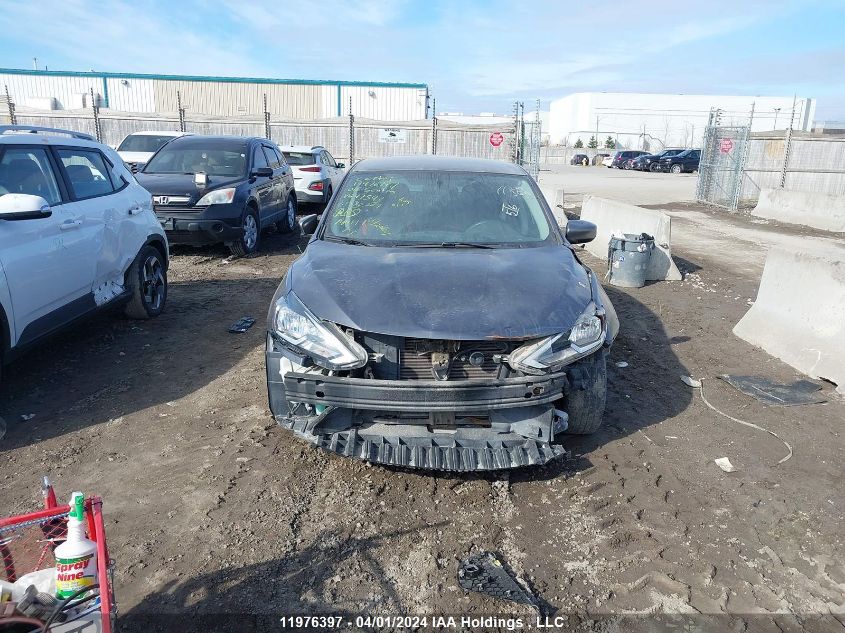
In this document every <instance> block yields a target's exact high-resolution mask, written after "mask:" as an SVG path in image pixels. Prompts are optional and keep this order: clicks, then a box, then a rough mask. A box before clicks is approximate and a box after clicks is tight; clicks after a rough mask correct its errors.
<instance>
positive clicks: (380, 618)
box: [279, 615, 568, 631]
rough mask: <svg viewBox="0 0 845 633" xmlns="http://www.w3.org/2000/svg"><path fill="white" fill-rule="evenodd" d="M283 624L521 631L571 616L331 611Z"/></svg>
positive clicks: (556, 624)
mask: <svg viewBox="0 0 845 633" xmlns="http://www.w3.org/2000/svg"><path fill="white" fill-rule="evenodd" d="M279 622H280V624H281V625H282V627H283V628H291V629H298V630H302V629H312V628H313V629H320V630H326V629H342V628H351V627H353V626H354V627H355V628H410V629H417V628H420V627H428V626H431V627H435V628H440V629H455V630H458V629H475V628H490V627H493V628H500V629H505V630H508V631H518V630H520V629H524V628H525V627H526V626H530V627H531V628H532V629H562V628H565V627H566V626H567V624H568V619H567V618H560V617H556V618H549V617H542V616H537V617H536V619H535V620H534V621H529V620H527V619H523V618H522V617H510V616H504V617H503V616H480V617H478V616H476V617H473V616H448V615H434V616H428V615H423V616H417V615H372V616H370V615H358V616H355V617H354V618H346V617H343V616H330V615H317V616H310V615H303V616H292V615H289V616H284V617H282V618H280V620H279Z"/></svg>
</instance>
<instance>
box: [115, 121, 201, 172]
mask: <svg viewBox="0 0 845 633" xmlns="http://www.w3.org/2000/svg"><path fill="white" fill-rule="evenodd" d="M186 134H187V132H173V131H172V130H170V131H168V130H164V131H160V132H157V131H150V132H133V133H132V134H130V135H129V136H127V137H126V138H125V139H123V140H122V141H121V142H120V145H118V146H117V153H118V155H119V156H120V157H121V158H122V159H123V162H124V163H126V164H127V165H128V166H129V170H130V171H131V172H132V173H133V174H134V173H135V172H137V171H138V170H139V169H141V168H142V167H143V166H144V165H146V164H147V161H148V160H150V158H152V156H153V154H155V153H156V152H157V151H158V150H160V149H161V147H162V146H163V145H164V144H165V143H168V142H170V141H172V140H173V139H174V138H178V137H180V136H185V135H186Z"/></svg>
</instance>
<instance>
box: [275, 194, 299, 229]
mask: <svg viewBox="0 0 845 633" xmlns="http://www.w3.org/2000/svg"><path fill="white" fill-rule="evenodd" d="M295 228H296V198H294V197H293V196H288V203H287V204H286V205H285V215H284V217H283V218H282V219H281V220H279V221H278V222H276V229H277V230H278V231H279V233H291V232H292V231H293V230H294V229H295Z"/></svg>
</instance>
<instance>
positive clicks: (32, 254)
mask: <svg viewBox="0 0 845 633" xmlns="http://www.w3.org/2000/svg"><path fill="white" fill-rule="evenodd" d="M167 265H168V249H167V238H166V237H165V234H164V231H163V230H162V228H161V225H160V224H159V223H158V220H156V217H155V215H154V214H153V208H152V204H151V201H150V194H149V193H148V192H147V191H146V190H145V189H144V188H143V187H141V186H140V185H139V184H138V183H137V182H135V178H133V177H132V173H131V172H130V171H129V170H128V169H127V167H126V165H125V164H124V162H123V161H122V160H121V158H120V156H118V155H117V153H116V152H115V151H114V150H113V149H111V148H110V147H107V146H106V145H102V144H100V143H97V142H96V141H95V140H94V139H93V138H91V137H90V136H87V135H85V134H80V133H78V132H70V131H66V130H54V129H48V128H32V127H25V126H0V373H1V372H2V366H3V363H6V362H8V361H10V360H12V359H13V358H14V357H15V356H17V355H18V354H19V353H21V352H22V351H23V350H25V349H26V348H28V347H30V346H31V345H33V344H35V343H37V342H38V341H41V340H43V339H45V338H46V337H48V336H50V335H51V334H53V333H55V332H57V331H58V330H59V329H61V328H63V327H64V326H66V325H69V324H71V323H72V322H74V321H77V320H78V319H81V318H83V317H86V316H88V315H91V314H93V313H95V312H97V311H100V310H103V309H106V308H111V307H115V306H122V307H123V309H124V312H125V313H126V314H127V315H128V316H130V317H132V318H137V319H147V318H150V317H154V316H157V315H158V314H160V313H161V311H162V310H163V309H164V305H165V302H166V300H167Z"/></svg>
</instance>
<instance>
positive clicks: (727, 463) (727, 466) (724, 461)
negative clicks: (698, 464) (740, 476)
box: [713, 457, 736, 473]
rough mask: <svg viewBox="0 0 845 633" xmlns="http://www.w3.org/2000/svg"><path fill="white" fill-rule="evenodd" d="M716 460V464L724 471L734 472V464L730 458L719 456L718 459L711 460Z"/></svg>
mask: <svg viewBox="0 0 845 633" xmlns="http://www.w3.org/2000/svg"><path fill="white" fill-rule="evenodd" d="M713 461H715V462H716V465H717V466H718V467H719V468H721V469H722V470H724V471H725V472H726V473H734V472H736V466H734V465H733V464H731V460H729V459H728V458H727V457H720V458H719V459H715V460H713Z"/></svg>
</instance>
